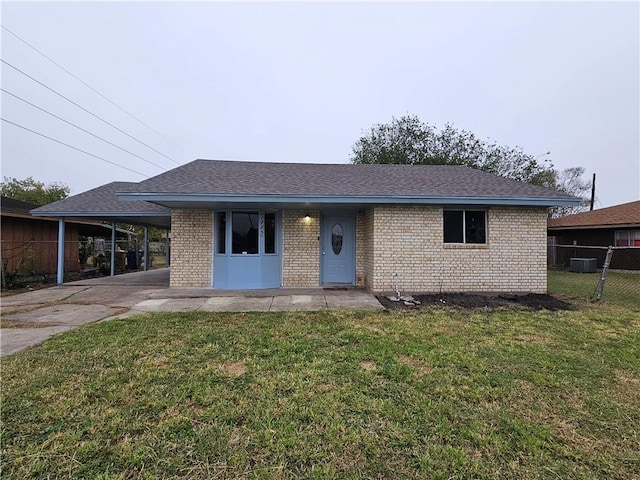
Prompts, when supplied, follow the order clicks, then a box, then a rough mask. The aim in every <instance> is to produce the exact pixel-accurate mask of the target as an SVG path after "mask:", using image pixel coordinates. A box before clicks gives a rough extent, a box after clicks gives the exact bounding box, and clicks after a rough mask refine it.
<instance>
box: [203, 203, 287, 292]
mask: <svg viewBox="0 0 640 480" xmlns="http://www.w3.org/2000/svg"><path fill="white" fill-rule="evenodd" d="M274 210H275V209H269V208H259V209H258V208H229V209H220V210H215V211H214V213H213V215H214V226H213V232H214V242H213V249H214V251H213V252H214V253H213V279H212V284H213V285H212V286H213V288H216V289H220V290H253V289H256V290H258V289H264V288H280V287H281V286H282V211H279V210H278V211H276V229H275V231H276V237H277V238H276V253H269V254H267V253H264V231H263V229H262V228H260V232H259V236H258V253H257V254H247V255H243V254H233V253H231V246H232V241H231V235H232V228H233V226H232V221H233V220H232V215H231V214H232V212H242V211H251V212H255V211H258V212H259V214H260V217H259V218H260V220H259V221H260V224H261V225H264V214H265V212H272V211H274ZM221 211H224V212H227V225H226V229H225V233H226V242H225V246H226V250H225V253H217V252H218V248H217V242H218V240H217V238H215V237H216V236H215V232H217V228H218V225H217V222H218V216H217V212H221Z"/></svg>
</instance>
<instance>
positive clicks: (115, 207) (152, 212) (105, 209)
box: [31, 182, 171, 226]
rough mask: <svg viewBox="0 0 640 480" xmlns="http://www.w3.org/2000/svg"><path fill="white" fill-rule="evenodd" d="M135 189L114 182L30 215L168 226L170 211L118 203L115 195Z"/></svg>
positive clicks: (141, 202) (137, 202)
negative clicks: (106, 218)
mask: <svg viewBox="0 0 640 480" xmlns="http://www.w3.org/2000/svg"><path fill="white" fill-rule="evenodd" d="M135 186H136V184H135V183H133V182H111V183H108V184H106V185H102V186H101V187H97V188H94V189H92V190H88V191H86V192H83V193H79V194H77V195H73V196H71V197H67V198H65V199H62V200H59V201H57V202H53V203H50V204H48V205H44V206H42V207H38V208H34V209H33V210H31V213H32V214H33V215H36V216H46V215H50V216H73V217H83V218H96V217H108V218H110V219H113V220H114V221H116V222H122V223H136V222H138V223H140V224H142V225H144V224H150V225H155V226H168V225H169V224H170V217H171V210H170V209H168V208H166V207H163V206H160V205H154V204H153V203H149V202H144V201H133V202H125V201H121V200H118V198H117V197H116V192H125V191H128V190H130V189H131V188H133V187H135Z"/></svg>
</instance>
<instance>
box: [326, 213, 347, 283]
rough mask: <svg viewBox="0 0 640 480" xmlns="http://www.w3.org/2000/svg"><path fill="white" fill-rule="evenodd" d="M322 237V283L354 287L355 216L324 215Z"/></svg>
mask: <svg viewBox="0 0 640 480" xmlns="http://www.w3.org/2000/svg"><path fill="white" fill-rule="evenodd" d="M321 237H322V242H321V248H322V251H321V271H322V283H323V284H332V283H343V284H349V285H353V284H354V280H355V218H354V215H353V214H327V215H324V216H323V217H322V229H321Z"/></svg>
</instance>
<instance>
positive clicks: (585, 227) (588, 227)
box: [547, 223, 640, 231]
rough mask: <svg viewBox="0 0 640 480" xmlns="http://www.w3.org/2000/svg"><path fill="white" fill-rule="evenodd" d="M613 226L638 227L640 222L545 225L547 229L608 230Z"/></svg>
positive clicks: (613, 227)
mask: <svg viewBox="0 0 640 480" xmlns="http://www.w3.org/2000/svg"><path fill="white" fill-rule="evenodd" d="M615 228H640V223H611V224H608V225H605V224H598V225H553V226H551V225H550V226H548V227H547V230H553V231H556V230H605V229H609V230H610V229H615Z"/></svg>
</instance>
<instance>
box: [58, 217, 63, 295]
mask: <svg viewBox="0 0 640 480" xmlns="http://www.w3.org/2000/svg"><path fill="white" fill-rule="evenodd" d="M56 280H57V283H58V285H62V281H63V280H64V217H60V218H59V219H58V275H57V278H56Z"/></svg>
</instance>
